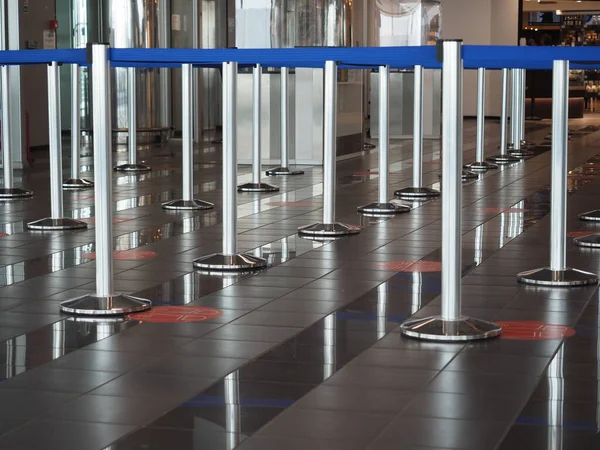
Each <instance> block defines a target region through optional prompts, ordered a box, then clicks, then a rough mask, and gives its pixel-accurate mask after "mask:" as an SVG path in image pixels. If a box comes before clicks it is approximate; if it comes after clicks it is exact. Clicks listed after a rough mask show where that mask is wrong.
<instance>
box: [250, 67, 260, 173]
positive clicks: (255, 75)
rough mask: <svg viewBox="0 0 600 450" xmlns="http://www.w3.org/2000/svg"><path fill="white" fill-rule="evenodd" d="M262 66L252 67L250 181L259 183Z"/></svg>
mask: <svg viewBox="0 0 600 450" xmlns="http://www.w3.org/2000/svg"><path fill="white" fill-rule="evenodd" d="M261 76H262V67H261V65H260V64H257V65H256V66H254V69H252V100H253V103H252V181H253V182H254V183H255V184H258V183H260V169H261V168H260V163H261V154H260V152H261V134H260V132H261V129H260V122H261V120H260V119H261V117H260V115H261V105H260V101H261V97H262V95H261V94H262V83H261Z"/></svg>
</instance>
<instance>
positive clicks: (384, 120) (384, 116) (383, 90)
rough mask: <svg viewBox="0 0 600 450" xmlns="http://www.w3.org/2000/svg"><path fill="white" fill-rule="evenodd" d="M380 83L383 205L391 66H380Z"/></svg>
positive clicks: (383, 200)
mask: <svg viewBox="0 0 600 450" xmlns="http://www.w3.org/2000/svg"><path fill="white" fill-rule="evenodd" d="M379 85H380V88H379V117H380V124H379V203H380V204H381V205H383V204H385V203H387V201H388V190H389V178H390V164H389V159H390V155H389V154H390V66H379ZM331 223H333V222H331Z"/></svg>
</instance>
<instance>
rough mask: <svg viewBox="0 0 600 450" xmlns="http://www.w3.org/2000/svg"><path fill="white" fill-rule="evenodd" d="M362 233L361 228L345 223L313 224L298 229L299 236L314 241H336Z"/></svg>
mask: <svg viewBox="0 0 600 450" xmlns="http://www.w3.org/2000/svg"><path fill="white" fill-rule="evenodd" d="M358 233H360V228H358V227H355V226H354V225H346V224H343V223H313V224H311V225H305V226H303V227H300V228H298V234H299V235H300V236H304V237H307V238H313V239H336V238H339V237H343V236H348V235H351V234H358Z"/></svg>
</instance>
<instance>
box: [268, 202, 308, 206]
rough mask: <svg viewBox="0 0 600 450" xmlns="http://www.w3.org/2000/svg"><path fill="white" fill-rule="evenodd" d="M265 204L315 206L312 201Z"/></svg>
mask: <svg viewBox="0 0 600 450" xmlns="http://www.w3.org/2000/svg"><path fill="white" fill-rule="evenodd" d="M267 206H315V204H314V203H312V202H270V203H267Z"/></svg>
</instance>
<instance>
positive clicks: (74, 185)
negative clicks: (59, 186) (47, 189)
mask: <svg viewBox="0 0 600 450" xmlns="http://www.w3.org/2000/svg"><path fill="white" fill-rule="evenodd" d="M93 187H94V182H93V181H90V180H86V179H84V178H69V179H68V180H65V181H63V189H67V190H76V189H90V188H93Z"/></svg>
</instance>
